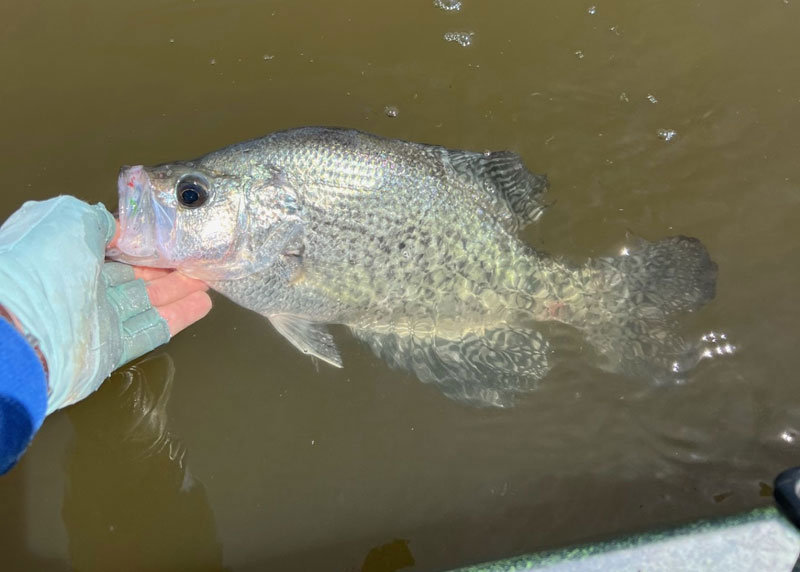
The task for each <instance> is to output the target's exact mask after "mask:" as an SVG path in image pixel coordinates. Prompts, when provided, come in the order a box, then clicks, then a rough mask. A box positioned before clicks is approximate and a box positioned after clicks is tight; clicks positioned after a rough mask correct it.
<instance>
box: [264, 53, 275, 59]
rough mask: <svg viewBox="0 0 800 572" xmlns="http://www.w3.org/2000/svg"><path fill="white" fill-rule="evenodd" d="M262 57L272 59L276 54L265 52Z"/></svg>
mask: <svg viewBox="0 0 800 572" xmlns="http://www.w3.org/2000/svg"><path fill="white" fill-rule="evenodd" d="M262 58H263V59H265V60H271V59H273V58H275V56H273V55H272V54H264V55H263V56H262Z"/></svg>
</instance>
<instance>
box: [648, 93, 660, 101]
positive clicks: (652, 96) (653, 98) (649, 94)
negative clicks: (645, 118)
mask: <svg viewBox="0 0 800 572" xmlns="http://www.w3.org/2000/svg"><path fill="white" fill-rule="evenodd" d="M647 101H649V102H650V103H658V100H657V99H656V96H655V95H653V94H652V93H648V94H647Z"/></svg>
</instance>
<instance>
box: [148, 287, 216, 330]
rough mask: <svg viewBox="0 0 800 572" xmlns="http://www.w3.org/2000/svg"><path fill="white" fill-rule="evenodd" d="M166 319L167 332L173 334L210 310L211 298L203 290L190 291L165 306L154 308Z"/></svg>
mask: <svg viewBox="0 0 800 572" xmlns="http://www.w3.org/2000/svg"><path fill="white" fill-rule="evenodd" d="M156 310H158V313H159V314H161V317H162V318H164V319H165V320H166V321H167V326H169V333H170V335H171V336H174V335H175V334H177V333H178V332H180V331H181V330H183V329H184V328H186V327H187V326H190V325H192V324H194V323H195V322H196V321H197V320H199V319H200V318H202V317H204V316H205V315H206V314H208V312H209V311H210V310H211V298H210V297H209V295H208V294H207V293H205V292H202V291H198V292H192V293H191V294H189V295H188V296H186V297H185V298H181V299H180V300H177V301H175V302H172V303H171V304H167V305H166V306H160V307H158V308H156Z"/></svg>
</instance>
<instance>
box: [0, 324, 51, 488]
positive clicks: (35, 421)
mask: <svg viewBox="0 0 800 572" xmlns="http://www.w3.org/2000/svg"><path fill="white" fill-rule="evenodd" d="M46 411H47V380H46V379H45V375H44V369H43V368H42V364H41V362H40V361H39V358H38V357H37V356H36V353H35V352H34V351H33V348H32V347H31V346H30V344H28V342H27V341H26V340H25V338H24V337H23V336H22V335H21V334H20V333H19V332H18V331H17V330H16V329H15V328H14V327H13V326H12V325H11V324H9V323H8V322H7V321H6V320H4V319H3V318H0V475H2V474H3V473H6V472H8V470H9V469H11V467H13V466H14V465H15V464H16V462H17V460H18V459H19V458H20V456H21V455H22V453H23V452H24V451H25V449H26V447H27V446H28V444H29V443H30V442H31V439H33V435H34V433H36V431H38V430H39V427H41V425H42V421H44V416H45V412H46Z"/></svg>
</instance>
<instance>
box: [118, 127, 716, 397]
mask: <svg viewBox="0 0 800 572" xmlns="http://www.w3.org/2000/svg"><path fill="white" fill-rule="evenodd" d="M546 187H547V183H546V179H545V178H544V177H541V176H537V175H534V174H532V173H530V172H529V171H528V170H527V169H526V168H525V166H524V165H523V164H522V162H521V160H520V158H519V157H518V156H517V155H515V154H513V153H510V152H495V153H476V152H469V151H456V150H449V149H445V148H443V147H437V146H431V145H423V144H418V143H409V142H405V141H397V140H389V139H384V138H380V137H377V136H373V135H368V134H364V133H360V132H357V131H353V130H344V129H331V128H301V129H294V130H290V131H284V132H278V133H274V134H271V135H268V136H266V137H264V138H261V139H257V140H253V141H248V142H244V143H240V144H236V145H232V146H230V147H227V148H225V149H222V150H220V151H216V152H213V153H210V154H208V155H206V156H204V157H201V158H199V159H196V160H193V161H181V162H175V163H168V164H164V165H160V166H157V167H152V168H145V167H131V168H126V169H123V171H122V172H121V174H120V183H119V188H120V223H121V227H122V234H121V237H120V240H119V250H120V252H119V253H117V257H118V258H119V259H121V260H125V261H128V262H132V263H144V264H150V265H154V266H164V267H174V268H178V269H180V270H181V271H182V272H184V273H186V274H188V275H190V276H194V277H197V278H200V279H203V280H205V281H207V282H209V283H210V284H211V286H212V287H213V288H214V289H215V290H217V291H219V292H221V293H222V294H224V295H225V296H227V297H229V298H230V299H232V300H234V301H235V302H237V303H239V304H241V305H243V306H245V307H247V308H250V309H252V310H255V311H257V312H259V313H261V314H263V315H264V316H266V317H268V318H269V319H270V321H271V322H272V324H273V325H274V326H275V327H276V328H277V329H278V331H280V332H281V333H282V334H283V335H284V336H286V337H287V338H288V339H289V340H290V341H291V342H292V343H293V344H294V345H295V346H297V347H298V348H299V349H301V350H302V351H304V352H305V353H308V354H311V355H314V356H316V357H318V358H321V359H322V360H324V361H327V362H329V363H331V364H334V365H341V360H340V357H339V354H338V352H337V350H336V346H335V344H334V342H333V339H332V337H331V335H330V334H329V333H328V331H327V329H326V325H327V324H344V325H346V326H348V327H350V329H351V330H352V331H353V333H354V334H355V335H356V336H358V337H359V338H361V339H362V340H364V341H365V342H367V343H368V344H369V345H370V346H371V347H372V349H373V350H374V351H375V352H376V353H377V354H378V355H380V356H382V357H383V358H384V359H386V360H387V361H388V362H390V363H391V364H392V365H394V366H398V367H403V368H406V369H409V370H411V371H413V372H414V373H415V374H416V375H417V376H418V377H419V378H420V379H421V380H422V381H425V382H430V383H434V384H436V385H437V386H438V387H439V388H440V389H441V390H442V391H443V392H444V393H445V394H447V395H448V396H450V397H453V398H455V399H459V400H461V401H465V402H469V403H473V404H478V405H496V406H504V405H509V404H511V403H512V402H513V399H514V397H515V395H516V394H518V393H519V392H522V391H526V390H529V389H531V388H532V387H534V386H535V384H536V381H537V380H538V379H540V378H541V377H542V376H543V375H544V374H545V373H546V372H547V370H548V368H549V354H550V349H549V347H548V341H547V340H546V339H545V337H544V336H543V335H542V328H541V325H542V324H543V323H544V322H548V321H558V322H561V323H565V324H568V325H570V326H573V327H575V328H578V329H579V330H581V331H582V332H583V333H584V335H585V336H586V338H587V339H588V340H589V341H590V342H591V343H592V344H593V345H594V346H595V347H596V349H597V350H598V351H599V354H600V355H601V356H602V357H603V360H602V362H603V363H602V364H601V365H603V367H605V368H606V369H611V370H614V371H622V372H623V373H632V374H634V375H638V374H641V373H643V372H646V373H648V374H649V373H650V372H652V371H655V370H658V369H664V368H666V369H671V370H675V371H678V370H679V371H681V372H682V371H684V370H685V369H686V368H687V367H690V365H691V364H690V362H691V361H692V360H693V358H692V357H690V354H691V351H689V350H690V348H688V346H687V344H686V343H685V342H683V340H682V339H681V338H680V337H679V336H677V335H676V334H673V333H672V332H671V330H670V328H669V322H670V316H671V315H672V314H674V313H676V312H680V311H685V310H692V309H695V308H697V307H699V306H700V305H702V304H704V303H705V302H706V301H707V300H709V299H710V298H711V297H712V296H713V290H714V277H715V266H714V264H713V263H712V262H711V261H710V260H709V258H708V255H707V253H706V251H705V249H704V248H703V247H702V245H700V243H699V242H698V241H696V240H695V239H689V238H685V237H672V238H669V239H664V240H662V241H659V242H657V243H648V242H645V241H640V242H639V244H638V245H637V247H635V248H632V249H631V250H630V251H629V252H628V255H627V256H625V257H608V258H598V259H596V260H593V261H590V262H589V263H588V264H587V265H585V266H581V267H577V266H572V265H569V264H567V263H565V262H564V261H562V260H560V259H557V258H553V257H550V256H548V255H545V254H543V253H540V252H537V251H536V250H534V249H533V248H531V247H530V246H528V245H527V244H525V243H524V242H522V241H521V240H519V239H518V238H517V236H516V234H517V231H518V230H519V229H520V228H521V227H522V226H524V225H526V224H528V223H530V222H532V221H534V220H535V219H536V218H538V216H539V215H540V214H541V213H542V211H543V207H544V205H543V202H542V195H543V193H544V191H545V189H546Z"/></svg>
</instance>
